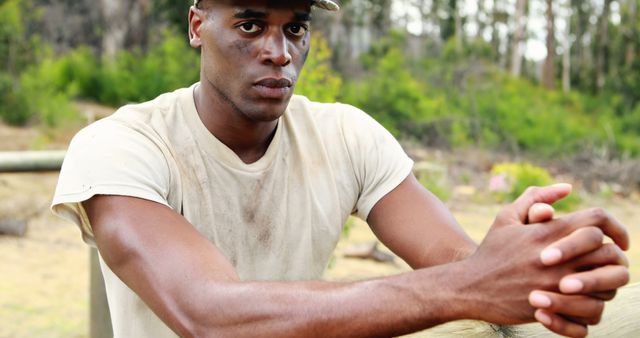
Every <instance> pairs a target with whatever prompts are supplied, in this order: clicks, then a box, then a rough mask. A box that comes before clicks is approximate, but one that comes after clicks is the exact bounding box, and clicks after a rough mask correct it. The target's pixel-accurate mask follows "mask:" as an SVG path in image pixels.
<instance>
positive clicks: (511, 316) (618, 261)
mask: <svg viewBox="0 0 640 338" xmlns="http://www.w3.org/2000/svg"><path fill="white" fill-rule="evenodd" d="M567 189H569V190H570V187H569V188H567V186H566V185H556V186H550V187H545V188H532V189H529V190H528V191H527V192H525V193H524V194H523V195H522V196H521V197H520V198H519V199H518V200H516V201H515V202H514V203H513V204H512V205H510V206H508V207H506V208H504V209H503V210H502V211H501V212H500V214H499V215H498V217H497V218H496V221H495V222H494V225H493V226H492V228H491V230H490V231H489V233H488V234H487V236H486V238H485V240H484V241H483V242H482V244H481V245H480V247H479V248H478V250H477V251H476V253H475V254H474V255H472V256H471V257H469V259H468V263H470V264H469V265H468V266H469V269H470V270H471V271H470V273H471V274H472V275H473V276H476V278H473V280H474V285H469V287H478V291H479V295H480V296H479V299H478V301H479V304H480V305H481V309H480V310H482V304H484V303H486V304H485V305H490V306H491V308H492V309H493V310H494V311H486V309H485V311H483V313H484V317H483V318H481V319H483V320H486V321H491V322H496V323H504V324H514V323H518V322H525V321H530V320H531V317H533V315H534V309H533V308H532V306H534V307H536V308H537V311H535V318H536V319H537V320H538V321H540V322H542V323H543V324H544V325H545V326H546V327H547V328H548V329H550V330H551V331H554V332H556V333H558V334H562V335H568V336H575V337H581V336H584V335H586V333H587V327H586V326H587V325H591V324H595V323H597V322H598V321H599V319H600V316H601V314H602V311H603V300H602V299H603V298H604V299H606V300H608V299H611V298H612V296H613V294H614V293H615V290H616V289H617V288H619V287H621V286H623V285H624V284H626V283H627V282H628V278H629V274H628V270H627V267H626V264H627V263H626V258H625V257H624V254H623V253H622V251H621V250H620V249H619V247H621V248H623V249H626V248H627V247H628V244H629V239H628V235H627V233H626V230H625V228H624V226H622V225H621V224H620V223H619V222H618V221H616V220H615V219H614V218H613V217H611V216H610V215H608V214H607V213H606V212H604V211H603V210H601V209H591V210H584V211H580V212H576V213H573V214H570V215H567V216H565V217H562V218H558V219H555V220H551V221H548V222H546V223H535V222H537V221H547V220H548V219H550V218H551V217H552V215H553V210H552V209H551V210H549V208H545V207H544V206H541V205H540V203H543V204H544V203H549V204H550V203H553V202H554V201H555V200H557V199H559V198H562V197H564V196H566V194H567V193H568V191H569V190H567ZM533 208H542V209H539V212H537V213H535V212H533V213H532V212H530V209H531V210H533ZM532 215H537V216H534V217H532ZM524 223H529V224H528V225H526V226H523V224H524ZM605 234H606V235H607V236H609V237H611V238H612V239H613V240H614V242H615V243H616V244H606V245H603V243H602V240H603V235H605ZM579 284H582V288H580V289H579V288H577V287H576V286H579ZM572 287H573V289H572ZM527 289H528V290H536V291H534V292H532V293H531V294H530V295H529V297H528V301H527V299H526V298H527V297H526V296H525V297H523V296H522V295H523V294H522V293H521V292H522V291H523V290H527ZM599 295H600V297H599ZM492 300H493V301H492Z"/></svg>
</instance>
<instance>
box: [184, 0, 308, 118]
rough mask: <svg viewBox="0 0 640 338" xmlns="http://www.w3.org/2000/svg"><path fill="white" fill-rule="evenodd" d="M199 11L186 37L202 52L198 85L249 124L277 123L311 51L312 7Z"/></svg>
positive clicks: (233, 5) (216, 4)
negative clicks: (208, 89) (206, 87)
mask: <svg viewBox="0 0 640 338" xmlns="http://www.w3.org/2000/svg"><path fill="white" fill-rule="evenodd" d="M199 7H201V8H202V9H201V10H194V11H193V12H192V13H191V27H190V29H191V34H190V35H191V45H192V46H194V47H201V49H202V72H201V85H203V86H210V89H212V91H209V93H213V95H217V96H218V98H219V99H221V100H223V101H224V102H225V103H227V104H230V105H231V106H232V107H233V108H234V110H235V111H236V112H238V113H240V114H241V115H243V116H244V117H246V118H248V119H249V120H251V121H256V122H267V121H273V120H275V119H277V118H278V117H280V116H281V115H282V113H283V112H284V110H285V109H286V107H287V104H288V103H289V100H290V99H291V95H293V90H294V88H295V84H296V81H297V79H298V76H299V74H300V71H301V69H302V66H303V65H304V62H305V59H306V56H307V53H308V51H309V42H310V32H309V24H310V2H306V1H296V2H293V3H292V1H273V0H271V1H268V0H237V1H231V0H224V1H221V0H215V1H202V4H201V6H199ZM196 15H197V16H199V17H201V20H198V19H197V18H196V19H195V20H194V16H196Z"/></svg>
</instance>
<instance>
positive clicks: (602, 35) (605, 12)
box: [596, 0, 612, 91]
mask: <svg viewBox="0 0 640 338" xmlns="http://www.w3.org/2000/svg"><path fill="white" fill-rule="evenodd" d="M611 2H612V0H605V1H604V8H602V13H601V14H600V17H599V18H598V34H597V36H598V43H597V47H598V48H597V54H596V87H597V89H598V91H600V90H602V88H604V85H605V83H606V76H607V73H606V72H607V59H608V53H609V16H610V14H611Z"/></svg>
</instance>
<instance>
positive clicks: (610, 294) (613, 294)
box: [589, 290, 618, 302]
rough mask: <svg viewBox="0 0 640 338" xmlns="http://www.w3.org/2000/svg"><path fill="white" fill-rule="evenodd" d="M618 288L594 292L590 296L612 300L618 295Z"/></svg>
mask: <svg viewBox="0 0 640 338" xmlns="http://www.w3.org/2000/svg"><path fill="white" fill-rule="evenodd" d="M617 293H618V290H610V291H602V292H593V293H590V294H589V297H593V298H596V299H600V300H604V301H605V302H606V301H610V300H612V299H614V298H615V297H616V294H617Z"/></svg>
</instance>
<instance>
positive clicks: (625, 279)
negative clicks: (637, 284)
mask: <svg viewBox="0 0 640 338" xmlns="http://www.w3.org/2000/svg"><path fill="white" fill-rule="evenodd" d="M630 279H631V276H630V274H629V269H628V268H627V267H624V266H623V267H620V283H621V284H620V286H623V285H625V284H627V283H629V280H630Z"/></svg>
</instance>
